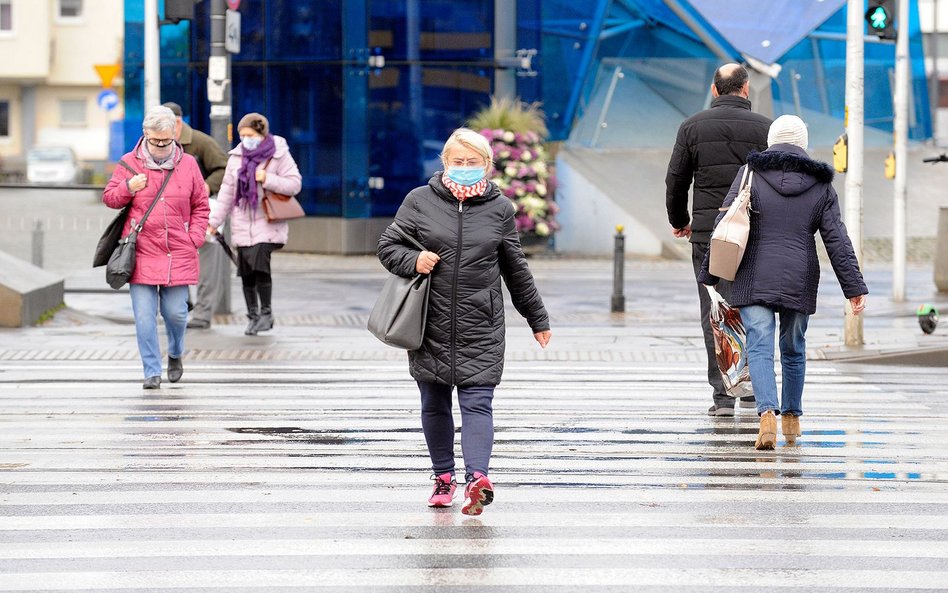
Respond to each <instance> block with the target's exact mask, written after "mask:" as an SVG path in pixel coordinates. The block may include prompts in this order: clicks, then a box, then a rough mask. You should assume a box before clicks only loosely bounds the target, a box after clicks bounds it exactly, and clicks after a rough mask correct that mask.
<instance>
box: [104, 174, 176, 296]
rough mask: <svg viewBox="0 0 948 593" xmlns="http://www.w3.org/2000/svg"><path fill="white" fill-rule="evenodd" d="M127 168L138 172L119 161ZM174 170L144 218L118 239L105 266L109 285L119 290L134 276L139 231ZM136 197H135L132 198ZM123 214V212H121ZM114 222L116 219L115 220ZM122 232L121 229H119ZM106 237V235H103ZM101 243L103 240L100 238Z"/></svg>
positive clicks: (126, 214)
mask: <svg viewBox="0 0 948 593" xmlns="http://www.w3.org/2000/svg"><path fill="white" fill-rule="evenodd" d="M119 163H121V164H122V165H124V166H125V168H126V169H128V170H130V171H132V172H133V173H135V174H136V175H137V174H138V172H137V171H135V169H133V168H131V167H130V166H129V165H127V164H126V163H125V161H119ZM173 172H174V169H172V170H170V171H168V174H167V175H165V180H164V181H162V182H161V187H160V188H159V189H158V193H157V194H156V195H155V199H154V200H152V202H151V206H149V207H148V210H147V211H145V215H144V216H142V219H141V220H140V221H138V224H137V225H135V226H133V227H132V228H131V229H130V230H129V232H128V235H126V236H125V237H122V238H121V239H119V241H118V245H117V246H116V247H115V249H114V250H113V251H112V255H111V256H110V257H109V261H108V263H107V264H106V266H105V281H106V282H108V283H109V286H111V287H112V288H114V289H116V290H118V289H119V288H122V287H123V286H125V285H126V284H127V283H128V280H129V279H130V278H131V277H132V273H133V272H134V271H135V245H136V243H137V242H138V233H140V232H141V231H142V228H143V227H144V226H145V221H146V220H147V219H148V215H149V214H151V211H152V210H153V209H154V208H155V204H157V203H158V200H159V199H161V194H163V193H164V191H165V187H167V186H168V181H170V180H171V174H172V173H173ZM134 199H135V198H134V197H133V198H132V200H134ZM130 207H131V204H129V206H126V207H125V216H126V217H127V216H128V209H129V208H130ZM120 216H121V214H120ZM116 218H118V217H116ZM113 223H114V221H113ZM124 224H125V221H124V220H123V221H122V225H121V226H120V227H119V229H121V228H122V226H124ZM119 232H121V231H119ZM103 239H104V237H103ZM100 243H101V240H100Z"/></svg>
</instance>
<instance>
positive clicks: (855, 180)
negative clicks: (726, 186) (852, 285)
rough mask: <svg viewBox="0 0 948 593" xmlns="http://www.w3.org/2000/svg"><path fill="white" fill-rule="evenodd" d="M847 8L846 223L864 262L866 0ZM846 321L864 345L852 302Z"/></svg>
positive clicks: (848, 337) (848, 331)
mask: <svg viewBox="0 0 948 593" xmlns="http://www.w3.org/2000/svg"><path fill="white" fill-rule="evenodd" d="M848 2H849V5H848V7H847V9H846V14H847V17H846V136H847V138H848V139H849V148H848V150H847V154H848V159H849V164H848V168H847V171H846V194H845V195H846V210H845V223H846V229H847V230H848V231H849V238H850V239H851V240H852V243H853V249H854V250H855V251H856V260H857V261H859V262H860V264H861V263H862V185H863V176H862V172H863V123H864V122H863V119H864V99H865V63H864V60H865V45H864V40H863V9H864V6H865V5H864V0H848ZM845 310H846V314H845V318H844V321H843V332H844V340H845V342H846V345H847V346H862V344H863V334H862V317H861V316H859V315H853V311H852V307H850V305H849V301H846V305H845Z"/></svg>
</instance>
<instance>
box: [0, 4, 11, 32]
mask: <svg viewBox="0 0 948 593" xmlns="http://www.w3.org/2000/svg"><path fill="white" fill-rule="evenodd" d="M12 30H13V6H12V5H11V4H10V0H6V1H5V2H4V1H2V0H0V31H12Z"/></svg>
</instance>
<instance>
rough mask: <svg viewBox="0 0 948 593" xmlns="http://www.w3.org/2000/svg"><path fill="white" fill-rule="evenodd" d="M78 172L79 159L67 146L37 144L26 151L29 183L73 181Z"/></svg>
mask: <svg viewBox="0 0 948 593" xmlns="http://www.w3.org/2000/svg"><path fill="white" fill-rule="evenodd" d="M78 173H79V161H78V160H77V159H76V153H75V152H73V150H72V149H71V148H69V147H68V146H38V147H35V148H31V149H30V150H28V151H27V152H26V180H27V181H29V182H30V183H75V182H76V177H77V174H78Z"/></svg>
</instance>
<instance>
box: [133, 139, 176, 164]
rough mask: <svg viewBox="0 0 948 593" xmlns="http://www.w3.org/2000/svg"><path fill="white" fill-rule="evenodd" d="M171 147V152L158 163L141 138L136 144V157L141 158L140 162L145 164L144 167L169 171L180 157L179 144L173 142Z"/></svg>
mask: <svg viewBox="0 0 948 593" xmlns="http://www.w3.org/2000/svg"><path fill="white" fill-rule="evenodd" d="M171 147H172V148H171V154H170V155H169V156H168V158H166V159H165V160H163V161H161V162H160V163H159V162H158V161H156V160H155V157H153V156H152V155H151V151H150V150H148V146H146V141H145V140H142V141H141V142H139V144H138V157H139V158H140V159H141V160H142V163H144V164H145V168H146V169H154V170H156V171H160V170H162V169H165V170H169V171H170V170H171V169H174V164H175V163H176V162H178V160H179V159H180V158H181V145H179V144H178V143H177V142H175V143H174V144H172V145H171Z"/></svg>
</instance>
